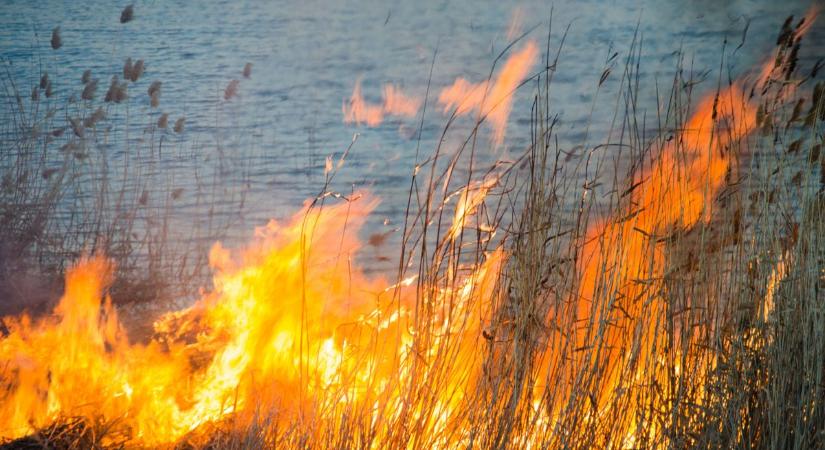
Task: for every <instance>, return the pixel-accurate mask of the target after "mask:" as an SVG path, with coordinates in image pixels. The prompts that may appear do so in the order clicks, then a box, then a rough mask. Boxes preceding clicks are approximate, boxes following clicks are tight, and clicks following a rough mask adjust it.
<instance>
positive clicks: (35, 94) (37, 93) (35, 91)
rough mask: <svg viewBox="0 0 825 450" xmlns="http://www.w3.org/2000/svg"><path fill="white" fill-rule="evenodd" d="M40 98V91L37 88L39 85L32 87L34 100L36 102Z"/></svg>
mask: <svg viewBox="0 0 825 450" xmlns="http://www.w3.org/2000/svg"><path fill="white" fill-rule="evenodd" d="M38 100H40V91H39V90H38V89H37V86H35V87H33V88H32V101H33V102H36V101H38Z"/></svg>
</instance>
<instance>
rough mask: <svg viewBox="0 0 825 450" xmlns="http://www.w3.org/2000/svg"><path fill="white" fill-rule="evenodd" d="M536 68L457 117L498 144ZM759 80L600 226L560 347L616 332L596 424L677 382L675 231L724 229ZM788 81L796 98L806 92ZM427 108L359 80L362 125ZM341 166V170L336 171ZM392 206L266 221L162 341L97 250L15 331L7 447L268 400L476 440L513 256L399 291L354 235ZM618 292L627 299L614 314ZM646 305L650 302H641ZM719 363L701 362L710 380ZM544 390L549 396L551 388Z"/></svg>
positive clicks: (582, 259) (700, 118) (244, 411)
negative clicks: (730, 185)
mask: <svg viewBox="0 0 825 450" xmlns="http://www.w3.org/2000/svg"><path fill="white" fill-rule="evenodd" d="M812 19H813V17H811V19H809V20H807V21H806V23H805V24H804V27H808V26H809V23H810V22H811V21H812ZM804 27H800V28H799V29H797V31H796V33H801V32H803V31H804V29H805V28H804ZM536 57H537V47H536V44H535V43H534V42H532V41H529V42H527V43H526V44H525V46H524V48H523V49H522V50H521V51H519V52H517V53H515V54H513V55H512V56H511V57H510V58H509V59H508V61H507V62H506V63H505V64H504V66H503V67H502V69H501V71H500V72H499V74H498V77H497V78H496V80H495V81H487V82H481V83H478V84H471V83H469V82H467V81H466V80H464V79H463V78H459V79H458V80H456V82H455V83H454V84H453V85H452V86H451V87H449V88H446V89H444V90H443V91H442V92H441V95H440V96H439V101H440V102H441V103H442V104H444V105H445V110H446V109H450V108H455V109H456V113H457V114H459V115H461V114H467V113H469V112H471V111H477V112H478V113H479V114H480V115H481V116H486V117H487V119H488V120H489V121H490V122H491V124H492V125H493V128H494V139H495V140H496V141H497V142H501V141H502V140H503V137H504V134H505V130H506V125H507V120H508V116H509V112H510V109H511V106H512V93H513V91H514V90H515V88H516V87H517V86H518V85H519V84H520V83H521V82H522V80H523V79H524V77H525V75H526V73H527V71H528V70H529V69H530V67H532V65H533V64H534V62H535V59H536ZM770 64H774V62H773V61H771V62H770V63H766V66H763V68H762V70H760V71H759V72H758V73H759V76H758V82H759V83H760V84H764V83H767V82H768V81H769V80H770V79H771V77H772V76H773V71H774V68H770V67H768V65H770ZM765 67H767V68H765ZM745 84H746V83H745V80H738V81H736V82H735V83H733V84H732V85H731V86H729V87H727V88H726V89H723V90H721V91H720V92H718V93H716V94H715V95H712V96H709V97H707V98H705V99H704V100H702V101H701V102H700V103H699V104H698V105H697V108H696V110H695V111H694V113H693V115H692V116H691V117H690V119H689V120H688V122H687V123H686V126H685V127H684V128H683V129H682V130H680V131H678V132H677V133H676V136H674V138H673V139H672V140H670V141H669V142H668V143H666V144H665V145H663V146H662V148H661V149H660V153H659V157H658V159H657V160H656V162H655V163H653V164H652V165H651V166H650V167H647V168H645V169H644V170H642V171H641V172H640V173H639V174H638V175H637V177H636V179H634V180H633V183H632V186H631V188H629V189H628V190H627V192H626V195H625V197H627V205H628V208H627V210H626V211H625V214H622V215H620V216H618V217H613V218H609V219H607V220H602V221H600V222H598V223H595V224H593V225H592V226H590V227H589V228H588V229H587V231H586V233H585V236H584V240H583V244H582V246H581V249H580V254H579V255H578V259H577V261H578V270H579V273H580V277H581V278H580V280H579V284H578V289H577V290H576V292H575V293H574V294H573V297H572V299H571V300H572V301H571V302H568V303H564V302H562V303H564V304H563V305H561V306H559V308H568V307H569V306H567V305H572V309H573V316H574V317H573V322H575V323H578V324H580V325H578V327H577V328H575V333H574V336H569V337H568V336H561V337H559V336H557V338H570V339H572V340H573V342H574V344H575V346H576V347H577V348H585V347H587V346H589V345H591V344H592V343H593V341H594V340H595V337H594V335H593V333H594V330H600V332H602V333H603V334H602V335H603V344H604V346H605V348H606V349H607V350H606V351H605V352H604V353H603V354H601V355H600V356H599V358H601V359H602V360H601V361H597V362H596V363H597V364H601V365H602V367H604V369H603V371H604V373H605V374H606V376H605V377H604V378H602V379H600V380H599V384H598V386H596V389H595V392H596V394H597V395H595V396H594V397H593V398H591V399H590V401H591V402H592V404H593V405H595V410H596V412H595V413H593V414H591V415H589V416H587V420H597V419H604V418H606V417H613V416H611V415H610V414H611V413H616V411H612V410H610V409H609V408H610V407H609V405H610V404H611V403H610V401H609V400H610V399H611V398H613V397H615V396H617V395H620V393H619V392H620V391H622V390H626V389H637V394H638V398H641V399H648V398H653V396H654V395H655V393H654V392H652V391H653V389H649V390H646V386H650V385H652V384H653V383H649V382H648V381H650V380H645V379H642V378H643V377H652V378H653V381H655V380H656V379H657V378H658V377H659V376H661V375H662V373H661V372H660V370H664V369H657V368H661V367H663V364H662V361H661V360H659V359H657V358H660V357H661V354H660V353H657V352H656V351H655V349H656V348H660V347H661V346H662V345H663V341H662V339H664V337H663V336H662V335H661V334H660V333H659V334H657V333H656V328H655V327H653V326H647V327H644V326H640V324H641V323H643V322H645V321H646V322H648V323H654V322H656V321H657V320H660V319H661V318H662V317H663V316H664V313H665V310H664V306H663V305H662V303H663V301H662V299H661V298H660V294H658V292H659V288H660V287H661V284H662V280H663V278H664V277H665V276H666V274H665V273H664V272H665V270H666V267H667V264H666V254H665V248H664V246H665V245H666V244H665V241H666V238H667V237H669V236H671V235H673V234H674V233H678V232H680V231H681V230H685V229H689V228H692V227H695V226H696V225H698V224H701V223H702V222H705V221H708V220H710V218H711V217H712V216H713V204H714V199H715V198H716V197H717V195H718V193H719V191H720V189H721V188H723V187H724V185H725V179H726V176H727V175H728V174H729V172H730V171H731V170H732V168H731V163H732V162H733V161H734V158H735V154H734V153H733V152H732V150H731V147H732V146H733V145H734V144H735V143H736V142H738V141H739V140H741V139H743V138H744V137H746V136H747V135H748V134H749V133H751V132H752V131H753V130H755V129H756V128H757V125H758V124H757V109H758V105H756V104H754V103H753V102H752V101H751V100H750V99H749V97H748V95H747V94H746V92H747V90H746V89H745ZM785 89H786V90H785V92H786V93H790V92H792V89H793V85H789V86H788V87H786V88H785ZM418 108H419V102H418V101H417V100H416V99H414V98H411V97H408V96H406V95H405V94H403V93H402V92H401V91H400V90H398V89H397V88H395V87H394V86H391V85H387V86H385V87H384V92H383V104H382V105H373V104H369V103H367V102H365V101H364V99H363V97H362V94H361V84H360V80H359V81H358V82H356V85H355V88H354V91H353V94H352V98H351V100H350V104H349V106H347V105H346V104H345V105H344V107H343V111H344V116H345V121H347V122H352V123H365V124H367V125H368V126H376V125H378V124H380V123H381V122H382V121H383V120H384V117H385V115H387V114H391V115H398V116H407V117H409V116H413V115H415V114H416V113H417V110H418ZM339 164H340V162H339ZM331 170H333V162H332V160H331V159H327V161H326V164H325V172H327V173H329V172H330V171H331ZM498 181H499V179H498V178H497V177H494V176H491V177H488V178H485V179H484V180H482V181H480V182H473V183H470V184H469V185H468V186H467V187H466V188H465V189H463V190H461V191H460V195H459V199H458V202H457V203H456V205H455V211H454V214H453V220H452V223H451V224H450V226H449V229H448V232H447V237H446V239H447V241H449V242H452V241H455V240H456V239H457V237H458V236H459V235H460V234H461V232H462V230H464V229H465V227H466V226H467V221H468V218H469V217H470V216H472V215H473V214H474V213H476V211H478V209H479V208H480V207H481V205H483V203H484V201H485V198H486V196H487V195H488V194H489V192H490V191H491V190H492V189H493V188H494V187H495V186H496V185H497V184H498ZM377 203H378V202H377V200H376V199H375V198H373V197H371V196H369V195H367V194H358V195H355V196H354V197H353V198H352V199H351V200H349V201H347V202H346V203H342V204H337V205H333V206H326V207H324V208H318V207H315V206H313V205H314V204H313V203H311V202H307V203H306V204H305V205H304V207H303V208H302V209H301V210H300V211H299V212H298V213H296V214H295V215H294V216H292V217H291V218H290V219H289V220H287V221H285V222H283V223H282V222H278V221H270V222H269V223H268V224H267V225H266V226H264V227H260V228H259V229H257V230H256V232H255V237H254V239H253V241H252V243H251V244H250V245H248V246H247V247H246V248H244V249H241V250H240V251H237V252H233V251H230V250H228V249H226V248H224V247H223V246H222V245H221V244H220V243H217V244H215V245H214V246H213V247H212V249H211V251H210V255H209V261H210V266H211V268H212V270H213V288H212V290H211V291H210V292H207V293H205V294H204V295H203V296H202V297H201V298H200V299H199V300H198V301H197V302H196V303H195V304H194V305H192V306H191V307H189V308H185V309H182V310H179V311H173V312H169V313H167V314H164V315H163V316H161V317H160V318H159V319H158V320H157V321H156V322H155V323H154V335H153V336H152V337H151V339H149V340H148V341H147V342H132V341H130V340H129V338H128V336H127V335H126V333H125V331H124V329H123V327H122V325H121V323H120V321H119V319H118V315H117V311H116V309H115V308H114V307H113V305H112V302H111V299H110V298H109V297H108V295H107V293H106V292H107V286H108V284H109V282H110V281H111V278H112V273H113V272H112V269H113V267H112V265H111V263H109V262H108V261H107V260H106V259H105V258H103V257H101V256H95V257H89V258H83V259H81V260H80V261H78V262H77V264H75V265H74V266H73V267H72V268H71V269H70V270H69V271H68V272H67V275H66V286H65V293H64V295H63V296H62V298H61V299H60V301H59V303H58V305H57V306H56V307H55V309H54V311H53V314H52V316H50V317H46V318H43V319H41V320H38V321H34V320H33V319H31V318H30V317H28V316H27V315H22V316H20V317H11V318H5V319H4V320H3V324H4V325H5V327H6V328H7V329H8V334H7V335H6V336H5V337H2V338H1V339H0V361H2V363H3V365H2V366H1V367H0V386H2V388H0V398H2V402H0V438H16V437H20V436H24V435H27V434H29V433H31V432H32V431H34V430H36V429H38V428H41V427H44V426H47V425H48V424H50V423H52V422H54V421H56V420H58V419H60V418H61V417H67V416H82V417H87V418H98V417H102V418H104V419H105V420H107V421H112V422H116V423H118V424H119V426H121V427H124V428H125V429H126V430H128V435H129V436H130V437H131V438H132V440H133V441H134V442H135V443H137V444H140V445H144V446H161V445H167V444H170V443H175V442H178V441H179V440H181V439H182V438H183V437H185V436H187V435H189V434H190V433H197V432H198V430H199V429H201V428H202V427H204V426H205V425H207V424H209V423H213V422H217V421H220V420H223V419H226V418H227V417H238V418H243V417H244V416H245V415H247V416H248V415H252V414H255V412H256V411H258V410H260V409H261V408H271V409H274V410H276V411H277V412H278V415H277V418H276V420H278V421H279V422H282V423H283V424H284V425H292V424H295V423H299V424H300V426H302V427H304V428H305V430H302V432H306V433H307V435H309V436H310V437H314V438H316V442H325V441H324V440H323V438H324V437H328V435H325V434H324V432H325V430H324V429H323V427H324V426H325V425H324V424H325V423H337V421H339V420H343V418H344V417H348V416H350V415H352V414H356V415H361V416H362V417H360V420H362V421H363V423H367V424H375V423H377V422H378V421H379V419H382V420H383V422H382V423H383V425H381V426H376V427H375V428H374V429H375V433H376V436H373V437H372V438H374V440H372V441H370V442H373V443H381V442H385V441H386V442H396V441H393V440H392V437H393V436H396V435H400V434H403V433H408V432H409V431H407V430H405V429H404V428H405V427H404V426H402V427H398V428H395V427H394V426H393V425H397V424H407V423H410V424H414V426H415V427H416V429H417V430H418V432H419V433H420V435H421V436H430V438H429V439H431V440H430V441H428V442H427V444H429V445H428V446H430V447H456V446H459V445H461V446H465V447H470V446H471V445H472V443H473V442H475V441H473V438H474V437H475V436H476V434H475V432H476V430H474V429H473V425H474V424H473V422H472V421H471V419H468V418H467V417H468V415H470V414H472V413H474V411H468V408H469V409H472V404H471V405H470V406H469V407H468V406H467V402H468V401H470V402H471V401H472V398H473V397H472V396H473V395H474V393H476V392H478V390H479V389H480V388H479V387H480V386H482V387H483V386H484V383H485V382H486V381H485V377H486V376H488V375H489V373H487V372H486V371H485V369H486V368H485V366H484V365H483V362H484V359H483V357H482V356H481V355H480V353H482V352H480V351H479V348H481V347H482V346H483V345H484V344H483V342H484V341H482V339H484V338H487V336H485V329H484V328H483V324H485V323H488V321H489V319H490V318H491V317H493V316H494V313H495V312H496V308H497V307H499V306H500V305H501V304H502V303H503V300H502V299H501V298H499V295H501V293H500V292H499V290H498V289H497V288H498V287H499V286H498V285H499V283H500V282H501V278H502V276H501V275H502V269H503V267H504V266H505V264H506V262H507V254H506V252H505V251H504V250H503V249H501V248H498V249H495V250H494V251H492V252H489V253H486V254H484V257H483V258H482V260H481V262H479V263H478V264H474V265H473V264H459V263H458V262H456V263H455V264H449V265H448V269H447V270H445V271H444V272H445V274H443V275H440V276H441V277H442V278H439V280H441V282H439V283H435V285H433V286H430V285H426V288H425V289H422V288H419V286H417V285H416V283H415V282H416V280H417V279H418V278H416V277H407V278H405V279H402V280H400V281H396V282H394V283H390V282H388V281H387V280H384V279H383V278H370V277H368V276H367V275H365V274H364V273H363V272H362V271H361V270H360V268H359V267H358V266H357V264H354V262H353V261H354V259H355V256H356V254H357V252H358V250H359V248H360V242H359V241H358V239H357V237H356V236H357V231H358V229H359V227H360V226H361V225H362V224H363V222H364V220H365V218H366V217H367V215H368V214H369V213H370V212H371V211H372V210H373V209H374V208H375V207H376V206H377ZM492 231H494V230H492ZM784 264H785V263H784V262H783V261H780V263H779V265H778V266H777V268H776V269H775V271H774V274H772V275H771V281H770V284H771V286H769V289H768V292H769V295H770V296H771V298H770V299H768V300H766V302H765V303H766V307H768V308H770V307H772V295H773V290H774V288H775V285H776V283H777V282H778V280H780V279H781V278H782V277H783V276H784V273H785V268H784ZM422 273H424V274H425V275H426V271H425V272H422ZM606 298H607V299H610V300H612V302H607V303H608V306H605V304H606V303H605V302H604V301H603V300H604V299H606ZM640 298H644V299H645V301H646V302H647V303H648V304H649V305H641V304H640V302H639V299H640ZM422 311H427V312H426V313H423V312H422ZM566 312H567V311H565V310H562V309H553V308H551V310H550V311H549V312H548V317H547V320H546V322H547V323H552V322H553V321H554V320H556V319H559V320H564V319H563V316H564V314H565V313H566ZM642 313H644V314H645V316H644V317H642ZM562 329H563V328H562V327H556V328H555V329H554V330H555V331H552V330H551V331H548V333H562V332H563V331H562ZM488 339H489V338H488ZM551 339H552V340H556V339H554V338H551ZM688 339H689V337H688ZM634 343H635V345H636V346H635V347H634V348H633V349H630V351H628V349H629V347H630V345H631V344H634ZM546 351H547V355H548V356H549V357H546V358H543V361H544V364H547V365H549V364H560V362H559V361H560V359H561V356H562V355H561V354H560V353H556V352H557V349H554V348H548V349H547V350H546ZM579 363H581V364H588V363H592V361H579ZM651 367H653V368H654V370H653V371H652V372H650V371H649V369H650V368H651ZM645 368H647V369H648V371H646V372H644V373H643V371H644V370H645ZM544 370H545V371H546V370H547V369H546V368H545V369H544ZM677 370H683V369H682V368H681V367H678V366H677ZM705 370H707V367H699V368H697V376H701V375H702V373H703V372H704V371H705ZM628 375H629V376H628ZM539 378H541V377H536V379H537V380H538V379H539ZM623 380H632V382H633V383H634V386H627V385H624V384H623V383H625V381H623ZM551 381H554V382H558V383H560V384H561V383H563V380H551ZM539 384H540V381H536V386H534V387H535V388H537V389H536V391H537V392H542V390H541V388H542V386H540V385H539ZM659 386H660V387H659V388H660V389H668V388H667V387H661V385H659ZM561 397H564V396H561ZM561 397H560V398H561ZM563 400H564V401H567V400H568V399H567V398H563ZM661 406H662V407H667V406H668V405H661ZM564 407H565V405H563V404H561V402H560V403H558V404H553V405H549V407H548V406H547V405H541V404H540V402H533V403H530V404H529V405H528V408H530V409H531V411H532V414H534V418H535V420H534V422H535V424H536V425H535V426H536V427H542V428H546V429H551V428H555V427H556V423H555V422H556V421H557V419H558V418H559V417H560V416H561V415H562V414H563V411H564ZM614 416H615V422H617V425H616V427H619V429H627V430H636V429H637V428H638V427H635V426H633V425H634V424H635V421H637V420H639V419H637V417H636V414H634V413H633V411H630V412H628V411H624V412H622V413H621V414H614ZM325 421H326V422H325ZM621 421H630V422H631V423H629V424H628V423H621V424H619V423H618V422H621ZM647 425H648V426H647V427H646V429H647V430H649V431H647V432H649V433H655V430H656V427H657V425H656V424H647ZM327 426H330V425H327ZM583 428H585V427H583ZM642 437H644V436H637V435H636V434H633V433H632V432H631V433H630V434H628V435H627V436H626V438H625V440H624V442H623V444H624V445H627V446H633V445H636V443H637V442H638V441H639V440H640V438H642ZM533 438H534V437H533V436H531V435H519V436H516V437H515V438H514V440H515V442H516V443H517V444H519V445H522V446H524V447H526V448H533V447H538V446H539V445H540V444H541V442H540V441H539V440H538V439H540V438H537V439H536V441H535V442H534V439H533ZM398 442H403V441H398ZM415 444H416V443H415V442H413V443H411V444H410V446H413V447H414V446H415ZM601 444H602V445H604V446H613V444H615V443H608V442H603V443H601ZM378 445H380V444H378Z"/></svg>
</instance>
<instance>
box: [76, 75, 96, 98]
mask: <svg viewBox="0 0 825 450" xmlns="http://www.w3.org/2000/svg"><path fill="white" fill-rule="evenodd" d="M96 92H97V78H95V79H93V80H92V81H89V82H88V83H86V86H84V87H83V92H81V93H80V98H82V99H83V100H94V98H95V93H96Z"/></svg>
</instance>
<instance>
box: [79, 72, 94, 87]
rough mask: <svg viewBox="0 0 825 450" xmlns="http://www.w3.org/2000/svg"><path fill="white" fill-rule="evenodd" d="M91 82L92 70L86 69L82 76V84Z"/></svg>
mask: <svg viewBox="0 0 825 450" xmlns="http://www.w3.org/2000/svg"><path fill="white" fill-rule="evenodd" d="M89 81H92V70H91V69H86V70H84V71H83V75H81V76H80V82H81V83H83V84H86V83H88V82H89Z"/></svg>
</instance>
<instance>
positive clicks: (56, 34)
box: [52, 27, 63, 50]
mask: <svg viewBox="0 0 825 450" xmlns="http://www.w3.org/2000/svg"><path fill="white" fill-rule="evenodd" d="M62 46H63V39H61V37H60V27H54V30H52V49H53V50H57V49H59V48H60V47H62Z"/></svg>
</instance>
